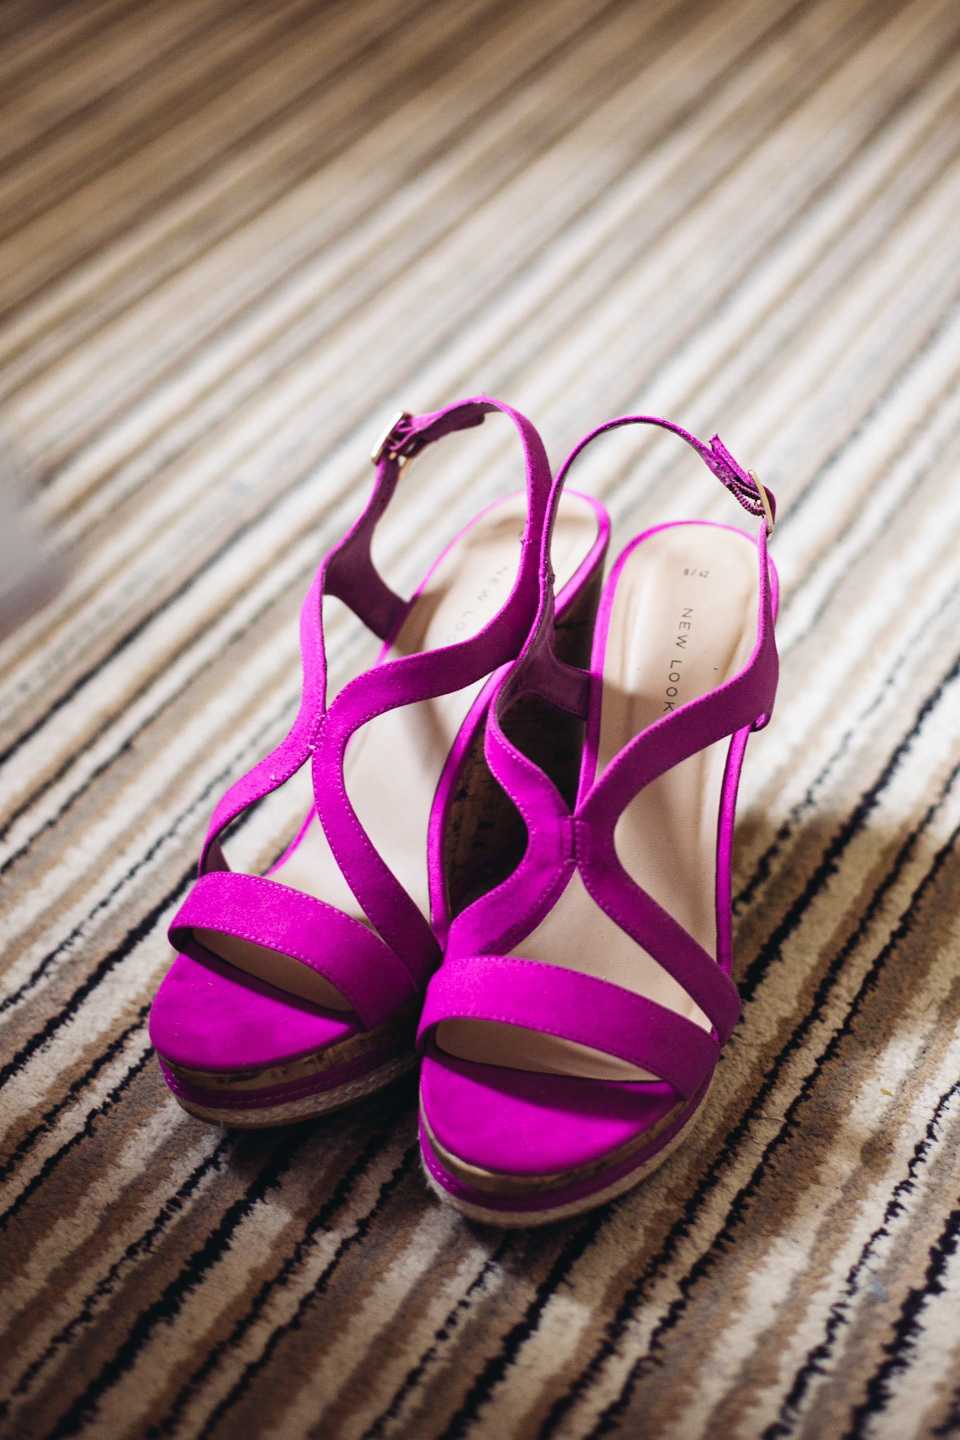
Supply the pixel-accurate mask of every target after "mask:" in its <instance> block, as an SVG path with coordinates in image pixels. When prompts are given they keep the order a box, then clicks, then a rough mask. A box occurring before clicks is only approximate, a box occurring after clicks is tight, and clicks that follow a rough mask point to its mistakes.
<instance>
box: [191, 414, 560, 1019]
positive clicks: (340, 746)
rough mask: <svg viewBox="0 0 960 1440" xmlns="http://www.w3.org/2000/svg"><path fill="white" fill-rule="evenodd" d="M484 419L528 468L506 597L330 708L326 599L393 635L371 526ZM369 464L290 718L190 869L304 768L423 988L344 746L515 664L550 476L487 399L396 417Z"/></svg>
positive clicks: (334, 846)
mask: <svg viewBox="0 0 960 1440" xmlns="http://www.w3.org/2000/svg"><path fill="white" fill-rule="evenodd" d="M493 411H500V412H502V413H503V414H504V415H506V416H507V417H508V418H509V419H510V420H511V421H512V422H513V424H514V425H515V427H516V429H517V430H518V432H519V435H520V440H521V443H522V446H523V452H524V459H525V467H526V493H527V517H526V524H525V527H524V532H523V536H522V540H521V549H520V559H519V565H518V570H517V575H516V578H515V580H514V584H513V588H512V590H511V592H510V594H509V595H508V597H507V599H506V600H505V602H504V604H503V605H502V607H501V608H500V610H499V611H498V613H497V614H496V615H495V616H494V617H493V619H492V620H490V621H489V622H488V624H487V625H485V626H484V627H483V629H481V630H480V631H479V632H478V633H477V634H476V635H473V636H472V637H470V638H469V639H467V640H463V641H458V642H456V643H454V644H451V645H448V646H444V647H442V648H441V649H438V650H435V651H430V652H425V653H421V654H416V655H410V656H406V657H402V658H397V659H393V660H389V659H388V660H384V661H383V662H382V663H381V664H379V665H377V666H375V667H373V669H371V670H368V671H366V672H365V673H364V674H363V675H360V676H358V677H357V678H356V679H355V680H353V681H352V682H351V683H350V684H349V685H347V686H346V687H345V688H344V690H343V691H342V692H341V694H340V695H338V696H337V697H336V699H335V700H334V701H333V703H332V704H331V705H329V706H328V705H327V703H326V680H327V676H326V655H325V649H324V637H323V621H322V608H323V600H324V597H325V596H326V595H333V596H336V597H337V598H338V599H340V600H342V601H343V602H344V603H345V604H347V605H348V606H350V608H351V609H352V610H353V611H354V613H355V614H356V615H357V616H358V617H359V618H360V619H361V620H362V621H363V622H364V623H365V624H366V625H367V626H368V628H369V629H370V630H371V631H372V632H373V633H374V634H375V635H377V636H378V637H380V638H381V639H383V640H385V641H387V640H389V639H390V637H391V636H393V635H395V634H396V633H397V631H398V630H399V628H400V626H401V624H402V623H403V620H404V619H405V618H406V615H407V613H408V612H409V609H410V606H411V604H412V603H413V602H411V601H407V600H404V599H403V598H402V597H401V596H399V595H397V594H396V593H395V592H394V591H393V590H391V589H390V587H389V586H388V585H387V584H386V582H385V581H384V580H383V579H382V577H381V576H380V575H379V574H378V572H377V571H376V569H375V567H374V564H373V560H372V558H371V554H370V546H371V541H372V539H373V534H374V531H375V529H376V525H377V523H378V521H379V520H380V518H381V516H382V515H383V513H384V511H385V509H386V507H387V505H388V504H389V502H390V499H391V498H392V496H393V494H394V493H395V491H396V488H397V485H398V481H399V478H400V474H401V470H402V467H403V466H404V464H405V463H406V461H407V460H408V459H410V458H411V456H413V455H415V454H417V453H418V452H419V451H421V450H422V449H424V448H425V447H426V446H427V445H430V444H432V443H433V442H434V441H436V440H438V439H440V438H441V437H442V436H444V435H447V434H451V433H453V432H454V431H457V430H463V429H467V428H470V427H472V426H476V425H479V424H481V423H482V422H483V420H484V418H485V416H486V415H488V414H490V413H491V412H493ZM373 458H374V462H375V464H376V477H375V481H374V486H373V491H372V493H371V496H370V498H369V501H368V503H367V505H366V506H365V508H364V510H363V512H362V513H361V515H360V516H359V518H358V519H357V521H356V522H355V523H354V525H353V526H352V527H351V528H350V530H349V531H348V532H347V534H346V535H345V536H344V538H343V539H342V540H341V541H340V542H339V544H337V545H336V546H334V548H333V549H332V550H330V551H329V552H328V553H327V555H326V556H325V557H324V559H323V561H322V562H321V564H320V567H319V569H318V570H317V572H316V575H315V576H314V579H313V582H312V583H311V585H310V588H309V590H308V592H307V596H306V599H305V601H304V604H303V608H302V610H301V615H300V653H301V663H302V671H303V679H302V687H301V699H300V706H299V710H298V713H297V716H296V719H295V720H294V722H293V725H292V726H291V728H290V730H289V732H288V734H287V735H286V736H285V737H284V739H283V740H282V741H281V742H280V743H279V745H277V746H276V747H275V748H274V749H273V750H272V751H271V752H270V754H268V755H267V756H266V757H265V758H264V759H262V760H261V761H259V762H258V764H256V765H254V766H253V768H252V769H251V770H249V771H248V772H247V773H246V774H245V775H244V776H243V777H242V778H241V779H239V780H238V781H236V782H235V783H234V784H233V785H231V786H230V788H229V789H228V790H227V792H226V793H225V795H224V796H223V797H222V799H221V800H220V802H219V804H218V805H217V807H216V809H215V811H214V814H213V818H212V821H211V824H210V828H209V831H208V833H207V837H206V840H205V842H204V847H203V852H202V855H201V859H200V867H199V869H200V875H201V876H205V875H207V874H211V873H225V872H228V871H229V866H228V864H227V862H226V860H225V858H224V855H223V851H222V848H221V836H222V835H223V832H224V831H225V830H226V828H227V827H228V826H229V825H230V824H231V822H232V821H233V820H235V819H236V818H237V817H238V816H239V815H240V814H241V813H242V812H243V811H244V810H246V809H247V808H248V807H249V806H250V805H252V804H254V803H255V802H256V801H258V800H261V799H262V798H263V797H264V796H266V795H268V794H270V793H271V792H272V791H274V790H276V789H278V788H279V787H280V786H281V785H283V784H284V783H285V782H286V781H287V780H289V779H290V778H291V776H292V775H294V774H295V773H296V771H297V770H299V769H300V768H301V766H302V765H304V764H305V763H306V762H307V761H308V760H310V759H311V757H312V758H313V761H314V763H313V783H314V793H315V806H316V811H317V815H318V816H319V819H320V823H321V825H322V826H323V828H324V831H325V833H326V837H327V841H328V843H329V845H330V848H331V850H332V852H333V854H334V856H335V858H336V860H337V862H338V864H339V866H340V868H341V870H342V871H343V874H344V876H345V878H346V880H347V883H348V884H349V886H350V888H351V890H352V892H353V894H354V895H355V897H356V899H357V901H358V902H359V904H360V906H361V908H362V909H363V911H364V914H365V915H366V916H367V918H368V919H369V921H370V923H371V925H373V926H374V928H375V930H376V931H377V933H378V934H379V935H380V936H381V937H382V938H383V940H385V941H386V943H387V945H388V946H390V947H391V948H392V949H393V950H394V951H395V952H396V954H397V956H399V958H400V960H401V961H402V963H403V965H404V966H405V967H406V969H407V972H408V974H409V976H410V978H411V979H412V980H413V982H414V983H415V984H416V985H418V986H420V985H422V984H423V983H424V982H425V981H426V977H427V975H428V974H429V972H430V970H431V968H432V967H433V965H434V964H435V963H436V960H437V959H438V957H439V949H438V945H437V941H436V937H435V936H434V933H433V930H432V928H431V926H430V923H429V921H428V920H427V918H426V917H425V916H424V915H423V913H422V912H421V910H420V909H419V907H418V906H417V905H416V903H415V902H414V901H413V899H412V898H411V897H410V896H409V895H408V894H407V892H406V890H405V889H404V888H403V887H402V886H401V885H400V883H399V882H398V881H397V879H396V877H395V876H394V875H393V874H392V872H391V871H390V870H389V868H388V867H387V866H386V865H385V864H384V862H383V860H382V859H381V858H380V856H379V855H378V853H377V851H376V849H375V848H374V846H373V844H372V843H371V841H370V839H369V837H368V836H367V834H366V832H365V831H364V829H363V827H362V825H361V823H360V820H359V818H358V816H357V815H356V813H355V811H354V810H353V807H352V805H351V804H350V801H349V798H348V796H347V793H346V787H345V784H344V778H343V760H344V755H345V751H346V747H347V743H348V741H349V739H350V736H351V735H352V734H353V733H354V732H355V731H356V730H357V729H358V728H359V727H360V726H362V725H364V724H365V723H366V722H367V721H368V720H370V719H372V718H374V717H375V716H376V715H380V714H383V713H384V712H385V711H387V710H390V709H393V708H395V707H396V706H399V705H405V704H411V703H413V702H414V701H419V700H430V699H435V698H436V697H438V696H440V695H445V694H449V693H451V692H453V691H456V690H460V689H463V688H464V687H465V686H468V685H471V684H473V683H475V682H477V681H478V680H480V679H482V678H483V677H485V676H486V675H488V674H491V673H492V672H494V671H496V670H497V669H498V668H499V667H500V666H501V665H503V664H504V663H505V662H506V661H507V660H510V659H512V658H513V656H514V655H515V654H516V653H517V651H518V650H519V648H520V647H521V645H522V644H523V641H524V640H525V639H526V637H527V635H528V633H529V630H530V626H531V624H532V622H533V620H534V617H535V615H536V613H537V604H538V597H539V595H540V593H541V591H542V589H543V578H542V575H541V566H542V553H543V552H542V536H543V529H544V525H545V522H546V515H547V506H548V502H549V495H550V486H551V479H550V467H549V462H548V460H547V456H546V452H545V450H544V448H543V443H542V441H541V439H540V437H539V435H538V433H537V431H536V430H535V429H534V427H533V426H532V425H531V424H530V422H529V421H528V420H527V419H526V418H525V417H524V416H523V415H521V414H520V413H519V412H518V411H515V410H513V409H511V408H510V407H509V406H507V405H504V404H502V403H501V402H500V401H497V400H494V399H491V398H490V397H488V396H477V397H475V398H472V399H469V400H463V401H459V402H457V403H456V404H454V405H449V406H446V407H445V408H444V409H442V410H437V411H433V412H431V413H429V414H425V415H420V416H413V415H408V414H403V415H402V416H400V417H399V418H398V420H396V421H395V422H394V423H393V425H392V426H391V427H390V429H389V431H388V433H387V434H386V435H385V436H384V437H383V440H382V441H381V442H380V443H379V444H378V446H377V449H376V451H375V452H374V456H373ZM361 928H364V927H361ZM345 993H346V992H345Z"/></svg>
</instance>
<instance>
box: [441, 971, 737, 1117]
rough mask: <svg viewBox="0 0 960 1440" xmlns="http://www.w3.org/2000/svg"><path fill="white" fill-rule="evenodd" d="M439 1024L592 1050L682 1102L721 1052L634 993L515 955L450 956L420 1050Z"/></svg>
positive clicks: (688, 1023) (670, 1013)
mask: <svg viewBox="0 0 960 1440" xmlns="http://www.w3.org/2000/svg"><path fill="white" fill-rule="evenodd" d="M442 1020H492V1021H497V1022H499V1023H500V1024H505V1025H520V1026H523V1027H524V1028H525V1029H528V1030H538V1031H540V1032H541V1033H542V1034H545V1035H555V1036H557V1038H558V1039H561V1040H573V1041H576V1042H577V1043H579V1044H581V1045H589V1046H590V1047H591V1049H593V1050H600V1051H602V1052H604V1053H605V1054H607V1055H615V1056H616V1057H617V1058H618V1059H620V1060H626V1061H627V1062H628V1063H629V1064H631V1065H636V1066H637V1067H638V1069H641V1070H647V1071H649V1072H650V1073H651V1074H653V1075H657V1076H659V1077H660V1079H662V1080H666V1081H667V1082H668V1083H669V1084H670V1085H672V1086H673V1087H674V1089H675V1090H676V1091H677V1092H678V1093H679V1094H680V1095H682V1096H683V1098H684V1099H685V1100H689V1099H691V1098H692V1097H693V1096H694V1095H696V1094H697V1092H698V1091H699V1089H700V1087H701V1086H702V1085H703V1083H704V1082H705V1081H706V1080H707V1079H708V1078H709V1076H710V1075H711V1074H712V1072H713V1069H714V1066H715V1065H716V1063H717V1057H718V1056H719V1053H720V1047H719V1045H718V1043H717V1041H716V1040H715V1039H714V1037H713V1036H712V1035H710V1034H709V1033H708V1032H707V1031H706V1030H703V1029H701V1027H700V1026H699V1025H695V1024H694V1023H693V1021H692V1020H687V1019H685V1018H684V1017H683V1016H682V1015H678V1014H677V1013H676V1011H674V1010H669V1009H667V1008H666V1007H665V1006H663V1005H658V1004H657V1002H656V1001H655V1000H648V999H647V998H646V997H645V996H643V995H637V994H635V993H634V992H633V991H632V990H626V989H624V988H623V987H622V986H620V985H614V984H612V983H611V982H610V981H609V980H600V979H598V978H597V977H596V976H594V975H584V974H582V973H581V972H579V971H576V970H568V969H566V967H564V966H560V965H549V964H546V963H545V962H544V961H540V960H525V959H522V958H520V957H517V956H502V955H470V956H462V957H458V958H456V959H454V958H453V957H449V958H447V959H446V960H444V962H443V965H442V966H441V967H440V969H439V970H438V971H437V973H436V974H435V975H434V976H433V978H432V980H431V981H430V984H429V985H428V987H427V998H426V1003H425V1005H424V1008H423V1014H422V1016H421V1019H420V1029H419V1032H418V1035H417V1043H418V1045H419V1046H420V1048H421V1050H423V1049H424V1048H425V1046H426V1044H427V1042H428V1040H429V1038H430V1036H431V1035H432V1033H433V1031H434V1030H435V1028H436V1026H437V1025H439V1024H440V1022H441V1021H442Z"/></svg>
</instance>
